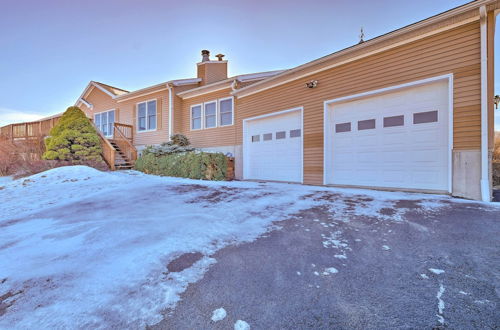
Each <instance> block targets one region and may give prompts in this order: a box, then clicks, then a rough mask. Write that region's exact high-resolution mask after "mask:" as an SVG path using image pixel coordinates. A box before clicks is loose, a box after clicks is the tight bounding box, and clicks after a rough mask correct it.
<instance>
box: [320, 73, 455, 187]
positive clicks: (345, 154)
mask: <svg viewBox="0 0 500 330" xmlns="http://www.w3.org/2000/svg"><path fill="white" fill-rule="evenodd" d="M329 111H330V114H329V121H330V125H329V127H328V129H329V134H328V136H329V139H331V143H330V145H329V146H330V147H331V149H330V152H329V155H328V154H327V155H326V157H331V158H330V159H329V161H330V162H329V163H330V165H331V169H330V170H329V171H328V172H329V173H328V174H327V176H326V178H327V180H328V181H329V182H327V183H332V184H341V185H356V186H372V187H392V188H410V189H425V190H439V191H448V180H449V179H448V171H449V169H448V158H449V146H448V141H449V133H448V132H449V130H448V126H449V125H448V82H447V81H446V82H434V83H431V84H426V85H424V86H419V87H414V88H411V89H405V90H399V91H397V92H392V93H387V94H383V95H381V94H379V95H378V96H372V97H369V98H364V99H359V100H356V101H351V102H348V103H341V104H336V103H333V104H332V105H331V108H330V109H329ZM327 152H328V150H327Z"/></svg>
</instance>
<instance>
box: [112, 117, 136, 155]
mask: <svg viewBox="0 0 500 330" xmlns="http://www.w3.org/2000/svg"><path fill="white" fill-rule="evenodd" d="M119 125H121V124H118V123H114V139H115V141H116V143H117V144H118V147H119V148H120V149H121V150H122V151H123V152H124V153H125V156H127V158H128V160H129V161H130V162H131V163H132V164H134V163H135V161H136V160H137V149H136V148H135V147H134V145H133V144H132V142H130V140H129V139H128V138H127V137H126V136H125V135H124V134H123V133H122V131H121V130H120V129H119V128H118V126H119ZM121 141H123V143H121Z"/></svg>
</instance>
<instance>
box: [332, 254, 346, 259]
mask: <svg viewBox="0 0 500 330" xmlns="http://www.w3.org/2000/svg"><path fill="white" fill-rule="evenodd" d="M333 257H334V258H337V259H347V256H346V255H344V254H336V255H334V256H333Z"/></svg>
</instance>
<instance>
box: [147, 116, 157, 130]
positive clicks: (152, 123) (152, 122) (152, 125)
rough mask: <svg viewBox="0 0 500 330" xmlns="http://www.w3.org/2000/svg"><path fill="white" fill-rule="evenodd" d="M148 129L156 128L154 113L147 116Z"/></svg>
mask: <svg viewBox="0 0 500 330" xmlns="http://www.w3.org/2000/svg"><path fill="white" fill-rule="evenodd" d="M148 129H156V115H152V116H149V117H148Z"/></svg>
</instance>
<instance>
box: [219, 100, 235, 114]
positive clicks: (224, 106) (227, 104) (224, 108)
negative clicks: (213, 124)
mask: <svg viewBox="0 0 500 330" xmlns="http://www.w3.org/2000/svg"><path fill="white" fill-rule="evenodd" d="M220 112H221V113H227V112H233V101H232V100H230V99H229V100H222V101H220Z"/></svg>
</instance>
